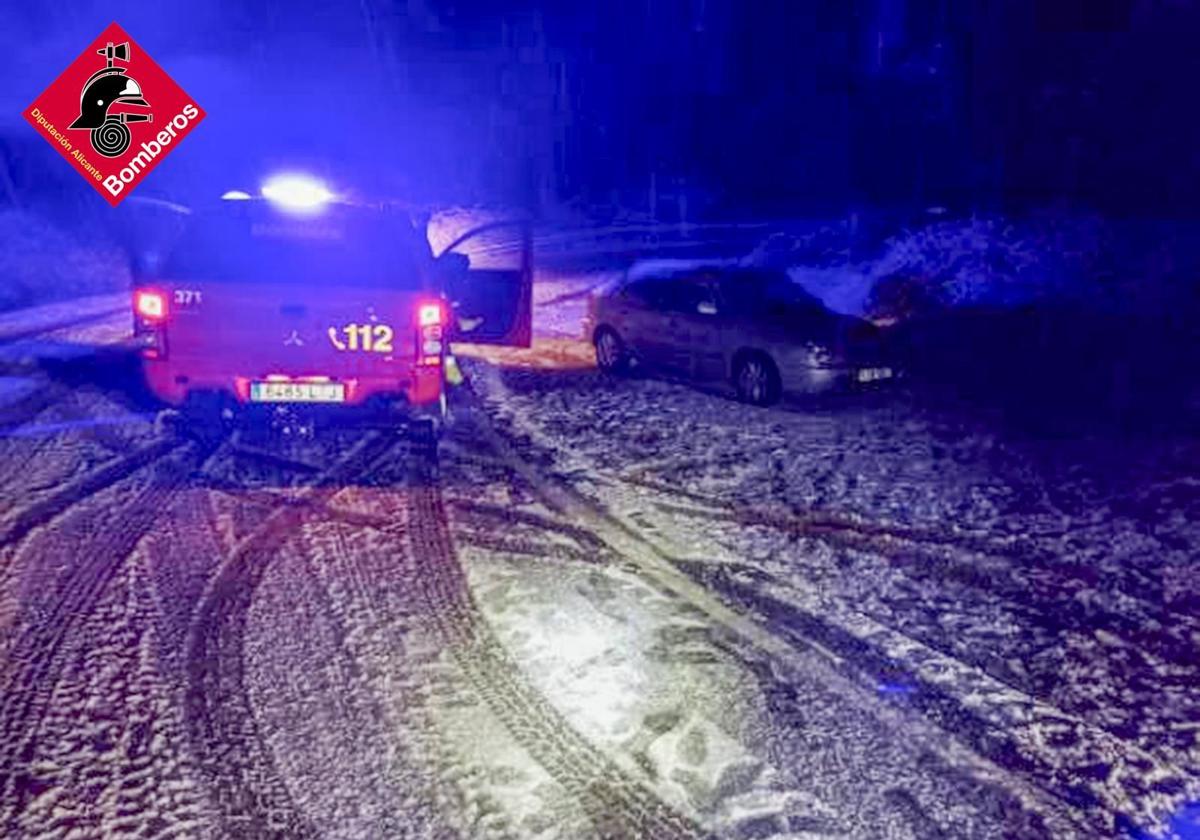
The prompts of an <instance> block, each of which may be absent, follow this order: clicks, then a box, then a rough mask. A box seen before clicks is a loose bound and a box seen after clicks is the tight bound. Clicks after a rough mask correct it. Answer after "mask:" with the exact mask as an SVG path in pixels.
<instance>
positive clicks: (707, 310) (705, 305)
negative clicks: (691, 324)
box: [696, 300, 717, 315]
mask: <svg viewBox="0 0 1200 840" xmlns="http://www.w3.org/2000/svg"><path fill="white" fill-rule="evenodd" d="M696 311H697V312H699V313H700V314H701V315H716V314H717V305H716V304H715V303H710V302H709V301H707V300H702V301H700V303H699V304H697V305H696Z"/></svg>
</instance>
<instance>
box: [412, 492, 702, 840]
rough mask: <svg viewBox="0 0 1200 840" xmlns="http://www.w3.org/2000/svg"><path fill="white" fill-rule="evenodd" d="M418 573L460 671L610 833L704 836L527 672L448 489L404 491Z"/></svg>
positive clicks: (618, 835)
mask: <svg viewBox="0 0 1200 840" xmlns="http://www.w3.org/2000/svg"><path fill="white" fill-rule="evenodd" d="M405 503H406V508H407V518H408V528H407V533H408V539H409V542H410V545H411V549H412V550H411V560H410V562H411V563H413V564H414V568H413V578H414V580H415V581H416V582H417V584H418V586H419V587H420V589H421V592H422V593H423V595H424V598H425V601H426V603H427V606H428V609H429V614H430V617H431V619H432V620H433V621H434V622H435V624H436V626H437V628H438V631H439V632H440V634H441V636H442V638H443V639H444V640H445V644H446V646H447V648H448V649H449V650H450V652H451V654H452V655H453V657H454V660H455V662H457V664H458V666H459V668H460V669H461V670H462V671H463V672H464V673H465V674H466V676H467V678H468V680H469V681H470V683H471V684H472V686H473V687H474V688H475V690H476V691H477V692H478V693H479V694H480V696H481V697H483V698H484V700H485V702H486V703H487V705H488V707H489V708H490V709H491V711H492V713H493V714H494V715H496V717H498V718H499V719H500V721H501V722H502V723H503V724H504V726H505V728H506V729H508V731H509V732H510V733H511V734H512V735H513V737H514V738H515V739H516V740H517V742H518V743H519V744H520V745H521V746H522V747H524V748H525V750H526V751H527V752H528V753H529V754H530V755H531V756H532V757H533V758H534V760H536V761H537V762H538V763H539V764H540V765H541V766H542V767H543V768H544V769H545V770H546V771H547V772H548V773H549V774H550V775H551V777H552V778H554V780H555V781H556V782H558V783H559V784H560V785H562V786H563V788H564V789H565V790H566V791H567V792H568V793H569V794H570V795H571V796H572V797H573V798H574V799H576V800H577V801H578V802H580V803H581V804H582V805H583V807H584V810H585V811H586V813H587V814H588V816H589V817H590V819H591V820H592V823H593V825H594V826H595V828H596V830H597V832H598V833H599V834H600V835H601V836H602V837H605V838H627V837H654V838H656V840H658V838H662V840H669V839H670V838H700V837H704V836H705V832H704V831H703V830H702V829H701V828H700V827H699V826H697V825H696V824H695V823H694V822H692V821H691V820H690V819H689V818H687V817H685V816H684V815H682V814H680V813H679V812H678V811H676V810H675V809H674V808H672V807H671V806H670V805H668V804H666V803H665V802H663V801H662V800H661V799H659V798H658V797H657V796H656V795H655V794H654V793H653V792H652V791H651V790H650V789H649V788H647V787H645V786H644V785H642V784H641V783H640V782H638V781H636V780H634V779H632V778H630V777H629V776H628V775H627V774H626V773H625V772H624V771H623V770H622V769H621V768H620V767H619V766H618V765H617V764H616V763H615V762H613V761H612V759H610V758H609V757H608V756H606V755H605V754H604V753H603V752H602V751H601V750H599V749H598V748H597V747H595V746H594V745H592V744H591V743H590V742H588V741H587V740H586V739H585V738H583V736H581V735H579V734H578V733H577V732H576V731H575V730H574V729H572V728H571V726H570V725H569V724H568V722H567V721H566V720H564V719H563V718H562V716H561V715H559V714H558V712H557V711H556V710H555V709H554V707H553V706H551V705H550V704H549V702H547V700H546V699H545V698H544V697H542V696H541V694H540V693H538V692H537V690H536V689H534V688H533V687H532V686H531V685H529V683H528V682H526V681H525V680H524V678H523V677H521V675H520V669H519V667H518V666H517V664H516V663H515V662H514V661H513V660H512V658H511V657H510V656H509V654H508V652H507V651H506V650H505V649H504V647H503V645H501V644H500V641H499V640H498V639H497V638H496V637H495V635H494V634H493V633H492V631H491V629H490V628H489V627H488V625H487V623H486V621H485V620H484V618H483V616H482V615H481V614H480V612H479V609H478V607H477V606H476V604H475V602H474V600H473V598H472V597H471V594H470V590H469V587H468V584H467V580H466V575H465V573H464V571H463V569H462V567H461V565H460V563H459V560H458V555H457V552H456V551H455V548H454V544H453V541H452V539H451V536H450V528H449V523H448V521H447V517H446V510H445V505H444V502H443V499H442V494H441V489H440V487H438V486H436V485H429V484H424V483H422V482H420V481H418V482H416V483H415V486H413V487H412V488H411V489H410V490H409V491H408V492H407V493H406V495H405Z"/></svg>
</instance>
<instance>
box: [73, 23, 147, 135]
mask: <svg viewBox="0 0 1200 840" xmlns="http://www.w3.org/2000/svg"><path fill="white" fill-rule="evenodd" d="M96 52H97V53H99V54H100V55H102V56H104V58H105V66H104V67H103V68H101V69H100V70H97V71H96V72H95V73H93V74H92V76H91V78H90V79H88V80H87V83H86V84H85V85H84V86H83V93H81V94H80V96H79V116H78V117H76V118H75V122H73V123H71V125H70V126H68V128H74V129H80V130H88V129H90V130H91V133H92V134H91V140H92V148H93V149H95V150H96V151H97V152H99V153H100V154H102V155H104V156H105V157H110V158H111V157H117V156H119V155H121V154H122V153H123V152H124V151H125V150H126V149H128V148H129V140H130V137H129V129H128V128H126V125H127V124H128V123H138V122H150V121H151V115H150V114H136V113H119V114H110V113H109V112H108V109H109V108H110V107H111V106H112V105H114V104H118V103H119V104H123V105H140V106H143V107H146V108H149V107H150V103H149V102H147V101H146V100H145V99H144V98H142V86H141V85H139V84H138V83H137V82H135V81H134V80H133V79H131V78H129V76H127V75H125V73H126V69H125V68H124V67H114V66H113V63H114V61H117V60H120V61H129V42H125V43H124V44H116V45H115V46H114V45H113V43H112V42H111V41H109V42H108V45H107V46H106V47H104V48H103V49H99V50H96Z"/></svg>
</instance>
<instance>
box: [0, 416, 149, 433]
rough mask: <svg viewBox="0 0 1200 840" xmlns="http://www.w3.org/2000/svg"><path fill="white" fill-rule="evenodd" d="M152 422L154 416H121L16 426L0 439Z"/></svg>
mask: <svg viewBox="0 0 1200 840" xmlns="http://www.w3.org/2000/svg"><path fill="white" fill-rule="evenodd" d="M153 422H154V414H152V413H142V414H121V415H118V416H116V417H84V418H80V419H78V420H65V421H63V422H61V423H40V424H37V425H31V424H27V425H24V426H17V427H16V428H15V429H9V430H8V431H4V432H0V438H30V437H50V436H51V435H56V434H59V433H60V432H66V431H71V430H72V429H91V428H96V427H98V426H128V425H133V424H148V423H153Z"/></svg>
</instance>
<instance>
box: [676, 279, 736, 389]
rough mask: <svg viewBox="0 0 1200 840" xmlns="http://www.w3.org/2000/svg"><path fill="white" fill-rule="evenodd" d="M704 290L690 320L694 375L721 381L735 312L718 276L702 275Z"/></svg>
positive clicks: (690, 348)
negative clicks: (723, 295) (726, 298)
mask: <svg viewBox="0 0 1200 840" xmlns="http://www.w3.org/2000/svg"><path fill="white" fill-rule="evenodd" d="M698 287H699V290H700V292H701V294H700V297H699V299H698V300H697V302H696V306H695V309H694V311H693V312H692V313H691V315H690V316H689V322H688V348H689V350H690V353H691V366H692V377H693V378H694V379H696V380H698V381H701V382H719V381H723V380H724V379H726V377H727V371H726V369H725V367H726V361H725V360H726V357H727V355H728V345H729V336H730V331H731V328H732V326H733V323H734V321H733V318H734V316H735V314H736V313H735V312H734V311H733V310H732V309H731V308H730V306H729V304H728V303H727V302H726V301H725V300H724V299H723V297H722V295H721V290H720V288H719V286H718V281H717V277H716V276H715V275H709V276H704V277H702V278H700V280H699V284H698Z"/></svg>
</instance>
